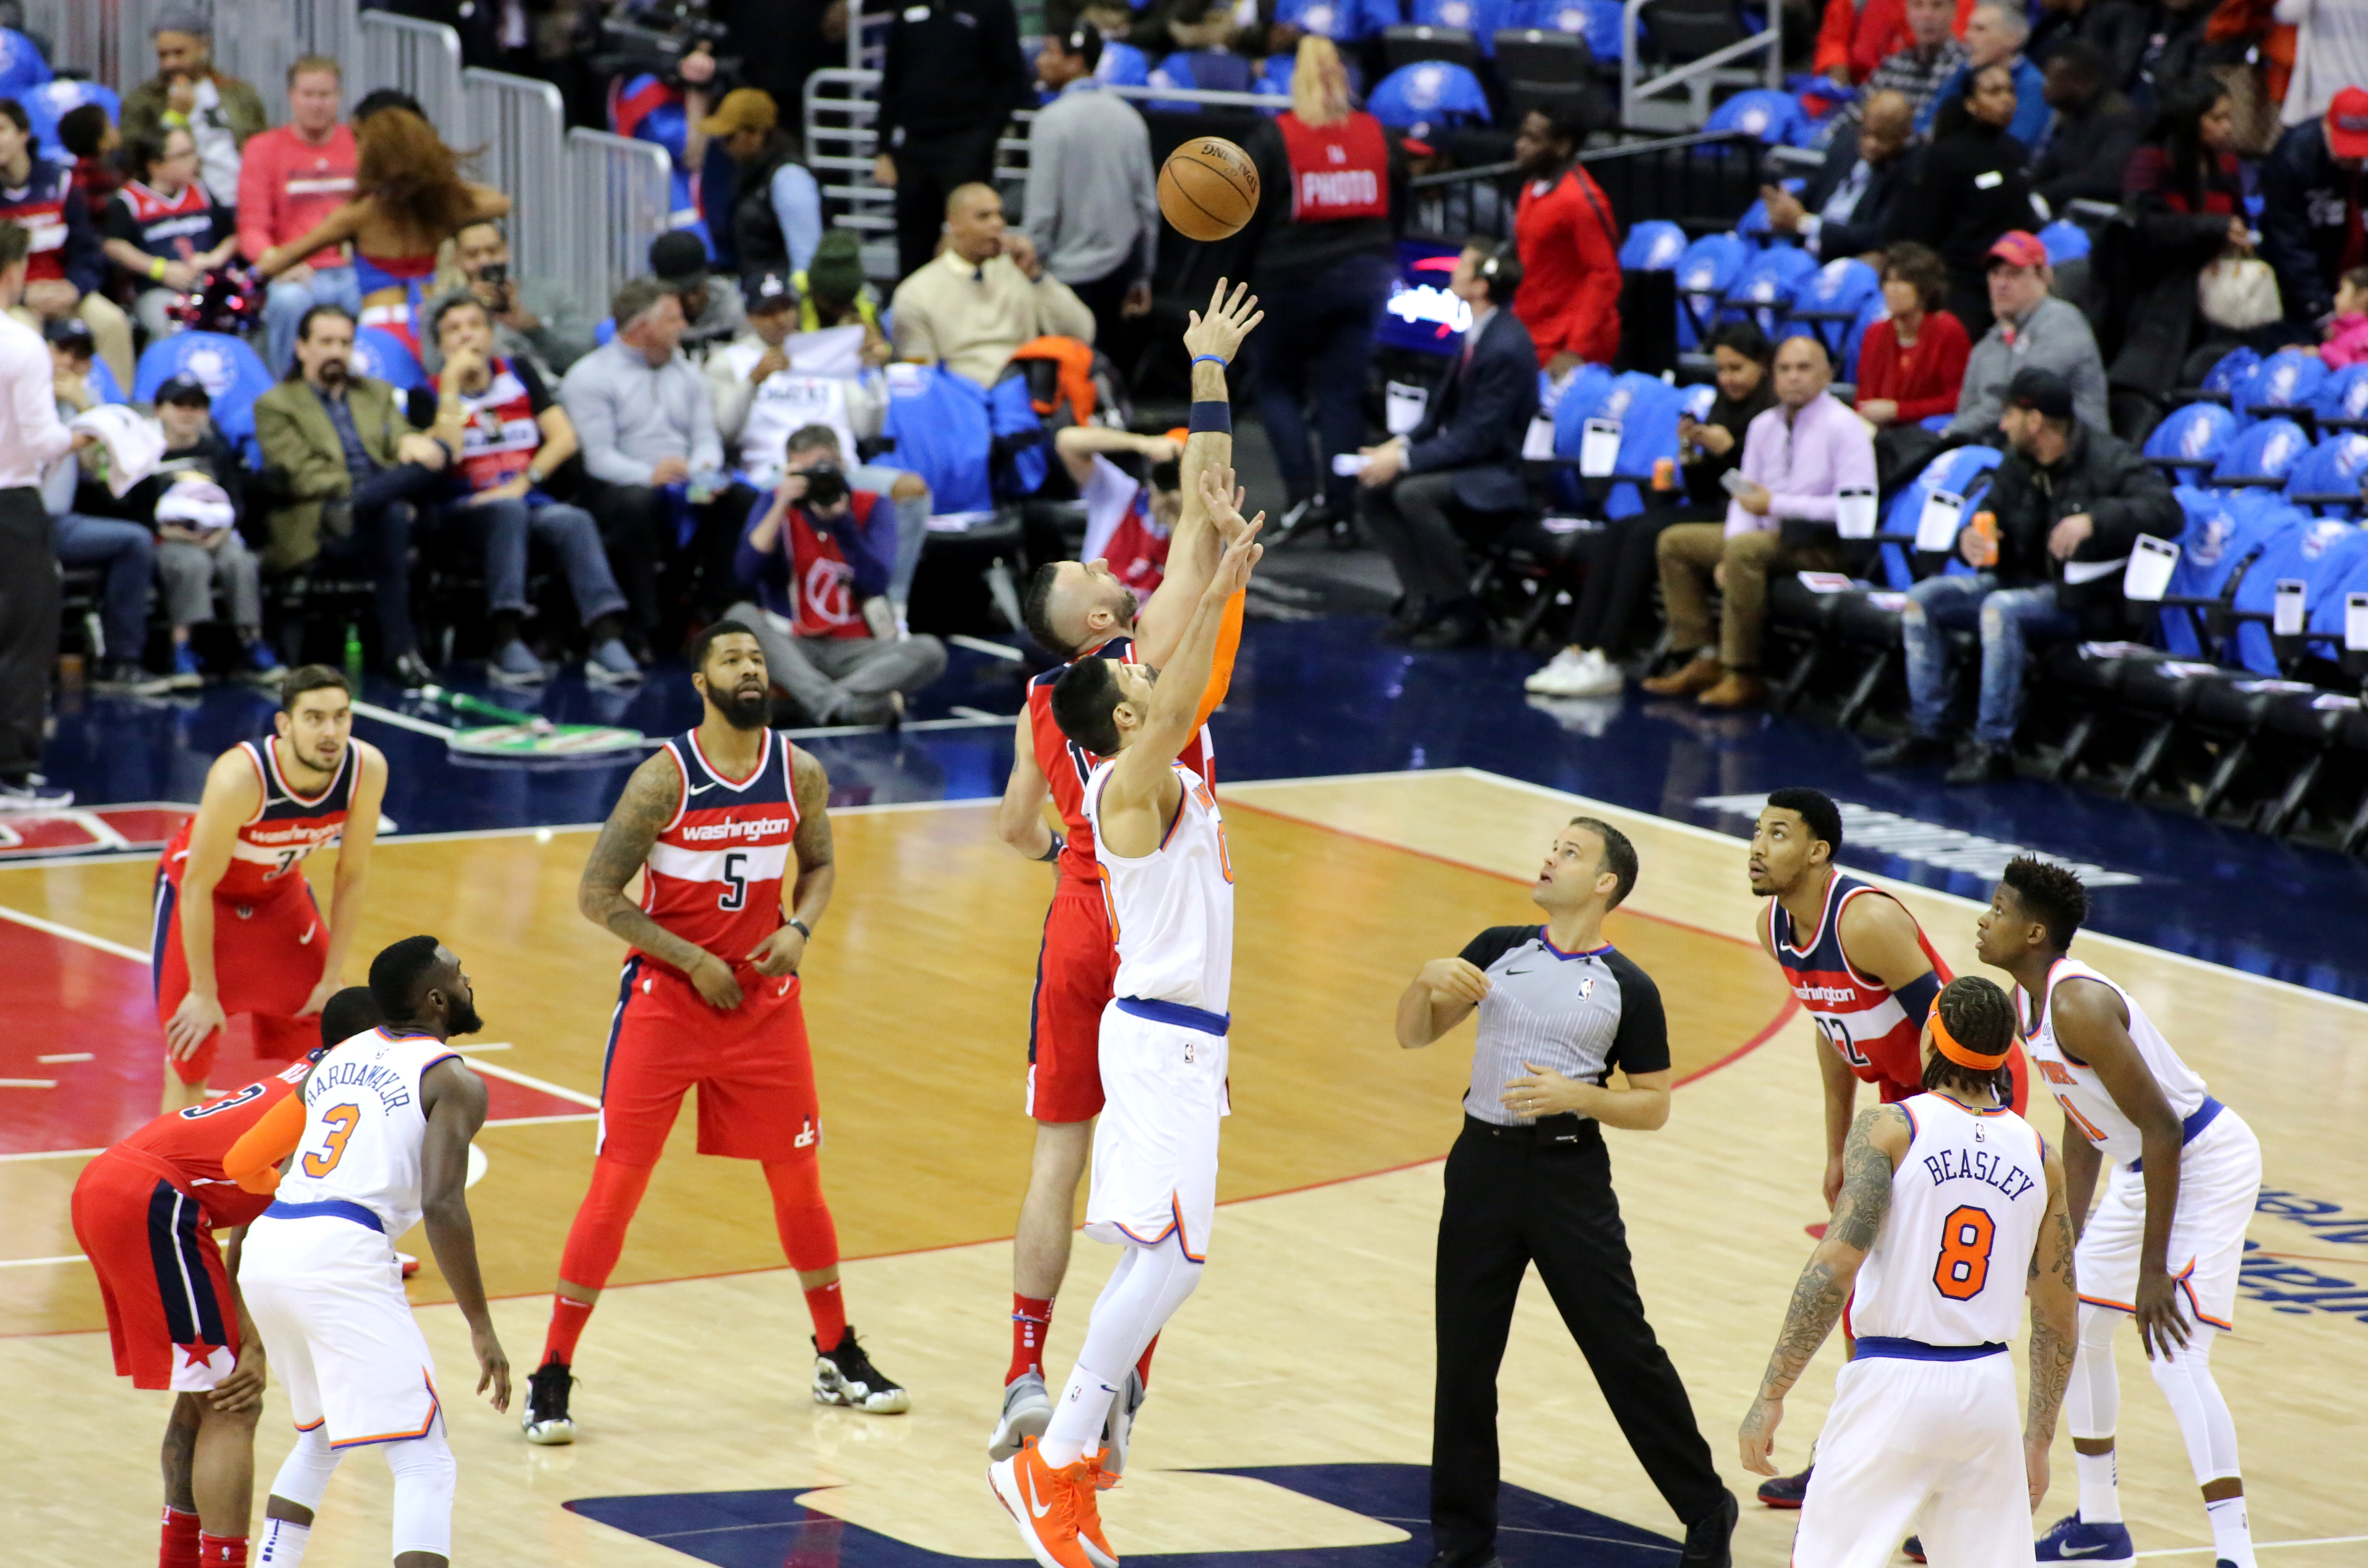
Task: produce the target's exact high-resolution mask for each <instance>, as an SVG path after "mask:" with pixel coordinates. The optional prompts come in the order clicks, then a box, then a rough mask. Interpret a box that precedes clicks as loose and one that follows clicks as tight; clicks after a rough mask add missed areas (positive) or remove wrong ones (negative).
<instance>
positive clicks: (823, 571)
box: [726, 425, 946, 724]
mask: <svg viewBox="0 0 2368 1568" xmlns="http://www.w3.org/2000/svg"><path fill="white" fill-rule="evenodd" d="M786 455H787V460H788V462H787V472H785V473H784V474H783V475H782V478H781V483H780V487H779V488H778V489H776V490H775V491H774V492H773V496H772V500H771V502H770V504H769V505H768V506H766V507H765V509H764V511H763V512H762V513H761V514H757V516H755V517H754V518H753V520H752V521H751V522H750V523H749V525H748V529H747V531H746V533H745V534H743V535H742V536H741V539H740V551H739V554H738V556H737V557H736V558H735V559H734V562H733V569H734V572H735V573H736V574H737V575H738V576H739V578H740V581H741V582H742V583H743V584H744V585H746V587H747V588H748V589H749V591H750V593H751V595H752V597H751V598H750V599H748V600H746V601H744V602H743V603H740V604H736V605H734V606H733V607H732V608H731V609H730V610H729V611H727V612H726V615H727V619H733V620H736V621H739V622H740V623H741V624H742V625H744V626H746V627H748V628H750V629H751V630H753V631H755V632H756V633H757V642H760V643H761V644H763V646H764V650H765V668H766V670H767V671H768V673H769V674H770V675H771V676H772V678H773V681H774V684H776V685H778V686H780V687H781V688H782V689H783V690H785V691H787V692H788V693H789V694H790V696H791V698H792V699H795V701H796V702H797V704H798V706H799V707H800V708H803V710H805V711H806V713H807V715H808V716H809V717H810V718H811V719H812V721H813V722H815V723H818V724H894V723H895V722H898V721H899V720H900V719H902V718H903V717H904V713H905V693H906V692H908V691H916V690H918V689H919V688H920V687H925V686H927V685H928V684H929V683H930V682H931V681H933V680H935V679H937V678H938V676H939V675H940V674H942V673H943V672H944V670H945V667H946V650H945V645H944V644H943V643H941V642H939V641H938V640H937V639H936V638H934V637H899V636H898V635H897V634H896V620H895V616H894V612H893V611H892V610H891V609H890V608H889V604H888V600H887V598H886V597H885V596H886V594H887V592H888V577H889V573H890V571H891V570H892V569H893V566H894V557H895V552H896V519H895V512H894V507H893V506H891V505H890V504H889V501H888V498H887V497H886V496H884V495H877V494H872V493H871V492H870V491H865V490H853V489H850V488H849V487H848V483H847V473H846V471H845V470H844V469H843V468H842V467H841V466H840V463H841V458H840V454H839V449H838V437H837V436H836V435H833V434H832V433H831V430H830V427H829V426H825V425H809V426H805V427H804V428H803V429H802V430H798V431H795V432H793V433H791V437H790V438H789V443H788V451H787V454H786Z"/></svg>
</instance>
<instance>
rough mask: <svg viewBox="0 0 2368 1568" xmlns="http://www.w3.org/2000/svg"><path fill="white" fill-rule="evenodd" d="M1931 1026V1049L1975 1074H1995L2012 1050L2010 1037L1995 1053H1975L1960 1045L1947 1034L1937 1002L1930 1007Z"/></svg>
mask: <svg viewBox="0 0 2368 1568" xmlns="http://www.w3.org/2000/svg"><path fill="white" fill-rule="evenodd" d="M1931 1024H1932V1046H1933V1049H1935V1050H1936V1051H1940V1053H1941V1055H1943V1056H1945V1057H1947V1058H1948V1059H1949V1060H1950V1061H1952V1062H1955V1063H1956V1064H1957V1065H1958V1066H1960V1067H1970V1068H1972V1069H1973V1070H1974V1071H1975V1072H1976V1073H1995V1072H1997V1071H1998V1069H1999V1068H2001V1067H2003V1066H2005V1065H2006V1059H2007V1053H2008V1052H2009V1051H2012V1050H2013V1049H2014V1040H2013V1037H2012V1036H2009V1037H2008V1040H2007V1043H2006V1045H2005V1046H2004V1047H2003V1048H2002V1049H2000V1050H1998V1051H1995V1052H1991V1051H1975V1050H1974V1049H1973V1048H1972V1047H1970V1046H1967V1045H1965V1044H1964V1043H1962V1042H1961V1041H1959V1040H1958V1039H1957V1037H1956V1036H1955V1035H1952V1034H1951V1033H1950V1032H1949V1026H1948V1025H1947V1023H1945V1022H1943V1021H1942V1019H1941V1005H1940V1004H1939V1003H1938V1002H1935V1003H1934V1004H1933V1005H1932V1017H1931Z"/></svg>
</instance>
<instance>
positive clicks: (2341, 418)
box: [2312, 361, 2368, 431]
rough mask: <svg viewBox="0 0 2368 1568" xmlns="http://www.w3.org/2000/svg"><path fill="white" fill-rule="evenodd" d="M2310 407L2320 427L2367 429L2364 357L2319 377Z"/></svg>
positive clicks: (2367, 379)
mask: <svg viewBox="0 0 2368 1568" xmlns="http://www.w3.org/2000/svg"><path fill="white" fill-rule="evenodd" d="M2312 411H2313V412H2314V413H2315V414H2316V415H2317V416H2318V427H2319V429H2320V430H2322V431H2327V430H2360V429H2368V361H2362V363H2360V364H2357V365H2346V366H2344V367H2343V369H2340V370H2338V371H2336V372H2335V373H2334V374H2333V375H2331V376H2329V377H2328V378H2327V380H2325V381H2321V382H2320V383H2319V384H2318V396H2317V399H2316V400H2315V402H2314V403H2313V404H2312Z"/></svg>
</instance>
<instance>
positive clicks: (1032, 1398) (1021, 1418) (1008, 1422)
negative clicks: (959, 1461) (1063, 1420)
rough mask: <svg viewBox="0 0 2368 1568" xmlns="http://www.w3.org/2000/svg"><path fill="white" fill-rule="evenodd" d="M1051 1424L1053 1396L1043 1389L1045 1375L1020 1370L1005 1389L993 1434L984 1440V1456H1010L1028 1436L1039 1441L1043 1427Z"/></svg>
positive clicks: (994, 1457)
mask: <svg viewBox="0 0 2368 1568" xmlns="http://www.w3.org/2000/svg"><path fill="white" fill-rule="evenodd" d="M1052 1424H1053V1396H1052V1395H1051V1394H1050V1393H1049V1392H1046V1391H1045V1388H1044V1374H1043V1373H1042V1372H1022V1373H1020V1374H1019V1376H1018V1377H1016V1378H1014V1379H1012V1380H1011V1381H1010V1382H1009V1383H1008V1384H1007V1385H1006V1386H1005V1388H1004V1391H1003V1415H1001V1417H999V1418H998V1419H997V1420H996V1424H995V1435H994V1436H993V1437H989V1438H988V1439H987V1440H986V1457H987V1458H989V1459H991V1460H998V1461H999V1460H1008V1459H1009V1458H1010V1457H1011V1456H1012V1455H1014V1454H1016V1453H1018V1452H1019V1446H1020V1445H1021V1444H1022V1443H1024V1442H1026V1441H1027V1440H1028V1439H1029V1438H1030V1437H1034V1438H1036V1439H1038V1440H1039V1441H1042V1438H1043V1436H1044V1428H1045V1427H1047V1426H1051V1425H1052Z"/></svg>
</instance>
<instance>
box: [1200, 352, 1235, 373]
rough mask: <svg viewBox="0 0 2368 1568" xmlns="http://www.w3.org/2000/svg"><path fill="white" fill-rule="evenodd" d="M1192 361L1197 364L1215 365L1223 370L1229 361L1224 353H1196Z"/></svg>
mask: <svg viewBox="0 0 2368 1568" xmlns="http://www.w3.org/2000/svg"><path fill="white" fill-rule="evenodd" d="M1192 363H1194V364H1195V365H1214V366H1215V367H1217V369H1220V370H1222V369H1224V368H1225V365H1226V363H1227V361H1226V359H1225V357H1224V355H1222V354H1195V355H1193V356H1192Z"/></svg>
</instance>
